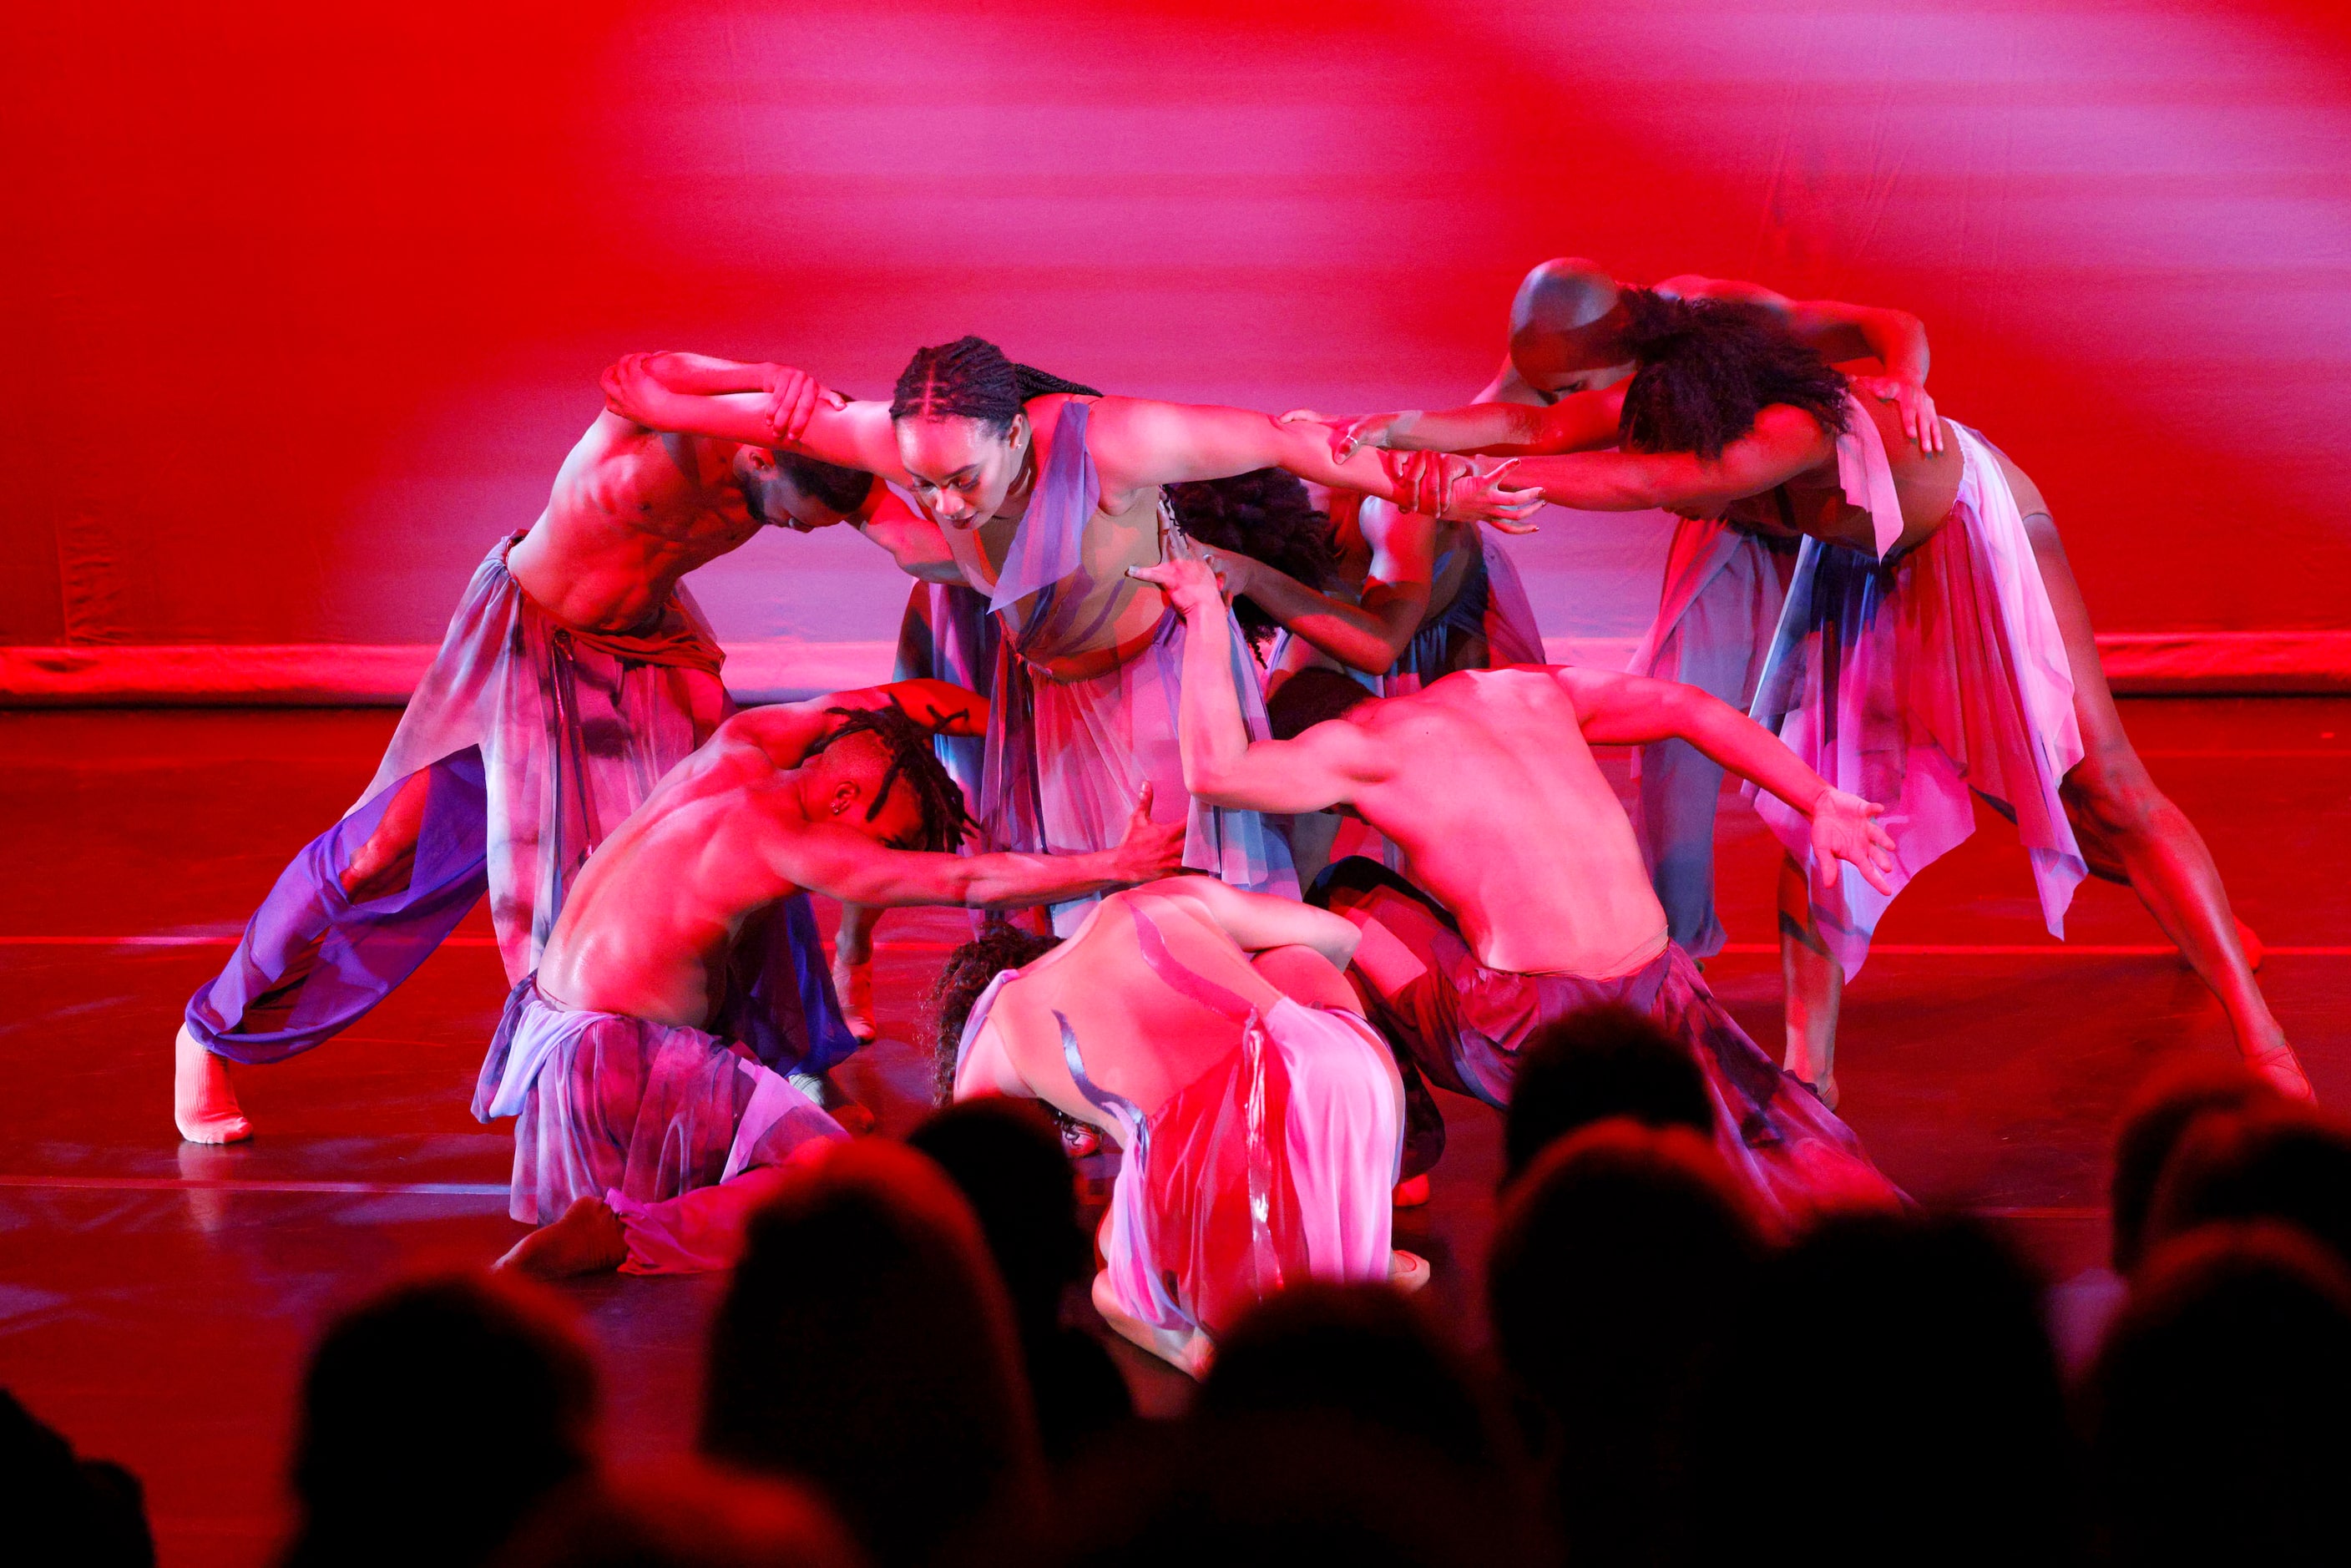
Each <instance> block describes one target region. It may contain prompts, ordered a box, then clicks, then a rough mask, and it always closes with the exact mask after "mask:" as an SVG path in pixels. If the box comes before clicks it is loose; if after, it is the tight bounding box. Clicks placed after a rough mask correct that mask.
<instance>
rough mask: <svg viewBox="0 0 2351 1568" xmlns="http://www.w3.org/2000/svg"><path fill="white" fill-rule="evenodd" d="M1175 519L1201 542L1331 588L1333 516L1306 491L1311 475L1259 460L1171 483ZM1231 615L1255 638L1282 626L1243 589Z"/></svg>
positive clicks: (1335, 561) (1260, 639) (1335, 552)
mask: <svg viewBox="0 0 2351 1568" xmlns="http://www.w3.org/2000/svg"><path fill="white" fill-rule="evenodd" d="M1167 504H1168V505H1169V506H1170V507H1173V508H1175V526H1176V527H1178V528H1182V529H1183V530H1184V532H1185V533H1186V534H1187V535H1188V536H1190V537H1191V538H1196V539H1197V540H1199V541H1200V542H1201V543H1202V544H1204V545H1214V546H1215V547H1216V548H1217V549H1224V550H1231V551H1232V552H1234V553H1235V554H1236V555H1245V556H1248V557H1249V558H1251V559H1255V560H1261V561H1263V562H1265V564H1266V565H1268V566H1270V567H1272V568H1273V569H1274V570H1276V571H1280V572H1282V573H1284V574H1286V575H1287V576H1290V577H1292V578H1295V579H1296V580H1298V581H1300V582H1302V583H1304V584H1305V585H1306V586H1307V587H1309V588H1329V587H1330V586H1331V583H1332V579H1333V578H1334V577H1335V576H1336V575H1337V573H1338V568H1339V559H1338V558H1339V550H1338V544H1337V541H1336V539H1335V538H1333V536H1332V528H1331V516H1330V514H1329V513H1327V512H1324V511H1322V510H1321V509H1320V508H1318V507H1316V506H1315V505H1314V502H1313V500H1312V499H1311V497H1309V496H1308V495H1307V494H1306V482H1305V481H1304V480H1302V479H1301V478H1299V477H1298V476H1296V475H1294V474H1291V473H1290V472H1288V471H1287V470H1284V469H1280V468H1256V469H1252V470H1250V471H1249V473H1247V474H1236V475H1234V476H1232V477H1231V478H1229V479H1196V480H1190V481H1187V482H1186V483H1184V484H1180V485H1170V486H1167ZM1233 616H1234V618H1235V619H1236V620H1238V622H1240V623H1241V631H1242V632H1243V633H1244V634H1245V635H1247V636H1248V638H1249V641H1250V642H1252V643H1263V642H1265V641H1266V640H1267V639H1269V638H1270V637H1271V636H1272V635H1273V634H1274V632H1277V631H1278V630H1280V626H1279V623H1278V622H1275V620H1274V619H1273V617H1272V616H1270V615H1268V614H1267V613H1266V612H1264V611H1263V610H1260V609H1259V608H1258V606H1257V605H1256V604H1255V603H1253V602H1251V601H1249V599H1248V598H1247V597H1246V596H1244V597H1242V598H1240V599H1237V600H1235V601H1233Z"/></svg>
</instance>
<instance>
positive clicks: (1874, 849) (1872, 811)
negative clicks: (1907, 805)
mask: <svg viewBox="0 0 2351 1568" xmlns="http://www.w3.org/2000/svg"><path fill="white" fill-rule="evenodd" d="M1884 810H1886V808H1885V807H1883V806H1881V805H1879V804H1878V803H1877V802H1876V801H1875V800H1863V799H1862V798H1861V797H1860V796H1858V795H1848V794H1846V793H1845V792H1844V790H1842V789H1823V790H1822V791H1821V794H1820V799H1818V800H1814V801H1813V812H1812V816H1813V863H1815V864H1816V865H1818V866H1819V867H1820V868H1821V885H1822V886H1823V887H1834V886H1835V885H1836V884H1837V874H1838V867H1837V862H1839V861H1844V862H1848V863H1849V864H1851V865H1852V867H1853V869H1854V870H1855V871H1857V872H1859V873H1861V875H1862V880H1863V881H1865V882H1866V883H1869V885H1870V886H1872V887H1874V888H1876V889H1877V891H1878V892H1880V893H1882V894H1886V896H1887V897H1888V898H1891V897H1892V896H1893V895H1894V876H1893V873H1894V841H1893V839H1892V838H1891V837H1889V836H1888V835H1887V834H1886V830H1885V829H1884V828H1882V827H1879V826H1878V825H1877V821H1876V819H1877V817H1878V815H1879V814H1880V813H1881V812H1883V811H1884Z"/></svg>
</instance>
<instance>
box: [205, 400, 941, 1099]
mask: <svg viewBox="0 0 2351 1568" xmlns="http://www.w3.org/2000/svg"><path fill="white" fill-rule="evenodd" d="M885 501H886V502H889V505H888V506H886V507H885V506H883V502H885ZM843 522H846V523H849V524H850V525H851V526H852V527H854V528H858V529H859V531H861V532H862V533H863V534H865V535H866V537H867V538H871V539H872V540H873V541H874V542H875V543H877V544H880V545H881V546H883V548H884V549H887V550H889V551H890V552H891V554H892V555H893V558H895V559H897V560H898V561H899V563H900V565H901V566H902V567H904V569H905V570H908V571H910V572H914V573H916V574H918V575H928V576H936V575H938V574H939V573H940V572H941V570H942V567H943V565H944V563H945V549H944V545H943V544H942V542H941V541H940V540H939V538H938V530H937V529H936V528H933V527H932V526H931V525H930V524H929V523H927V522H925V521H924V520H923V519H922V518H920V517H915V516H914V514H913V513H912V512H910V511H909V510H907V508H906V507H904V505H903V504H900V503H897V502H895V501H894V500H892V499H891V498H890V497H888V496H887V493H886V492H883V491H881V489H880V487H879V486H875V485H874V483H873V481H872V477H871V476H867V475H865V474H862V473H860V472H857V471H854V470H850V469H842V468H837V467H832V466H831V465H826V464H822V463H817V462H812V461H810V460H809V459H807V458H804V457H799V456H796V455H791V454H789V453H778V452H777V451H775V450H773V449H772V447H771V446H770V445H769V444H768V443H765V442H752V443H740V442H735V441H727V440H714V439H708V438H702V437H693V436H681V435H677V434H668V433H664V432H659V431H655V430H653V429H650V428H648V427H647V426H645V425H643V424H639V423H634V422H632V421H630V420H626V419H623V418H622V417H621V416H620V415H618V414H616V413H611V412H610V411H606V412H604V413H601V414H599V415H598V417H597V420H596V423H594V424H592V425H591V426H590V427H589V430H588V432H587V434H585V435H583V436H581V437H580V441H579V443H578V444H576V445H575V446H573V448H572V449H571V452H570V454H569V456H567V457H566V458H565V459H564V461H563V466H562V469H561V471H560V472H559V473H558V474H557V476H556V478H555V488H554V491H553V493H552V494H550V495H549V497H548V502H547V510H546V511H545V512H544V513H542V514H541V515H540V517H539V518H538V521H537V522H535V523H533V524H532V525H531V526H530V527H529V528H528V529H527V530H525V531H523V532H521V533H517V534H515V535H513V536H512V537H511V538H504V539H500V540H499V541H498V542H497V544H496V546H495V547H494V548H493V549H491V550H490V553H489V555H488V557H487V558H486V559H485V560H484V561H483V562H482V564H481V567H480V569H479V570H476V571H475V574H474V580H473V582H472V584H471V586H469V587H468V588H467V590H466V591H465V600H464V601H463V602H462V603H460V604H459V606H458V608H457V612H456V614H455V616H454V617H453V618H452V619H451V621H450V622H449V630H448V633H447V635H446V636H445V637H444V640H443V642H442V644H441V649H440V652H439V653H438V654H437V655H436V656H435V657H434V661H433V664H432V666H431V667H430V668H429V669H427V670H426V671H425V673H424V676H423V680H421V681H420V682H419V683H418V684H417V687H416V691H415V694H414V695H413V696H411V697H410V698H409V701H408V707H407V711H406V712H405V713H404V714H403V715H402V717H401V721H400V727H399V728H398V729H397V730H396V731H395V732H394V733H393V735H392V744H391V746H390V747H388V748H387V749H386V750H385V752H384V755H383V760H382V762H381V765H380V766H379V767H378V768H376V773H375V778H374V779H373V780H371V782H370V783H369V785H368V787H367V789H365V790H364V791H362V792H361V794H360V799H359V803H358V804H356V805H354V806H353V807H352V808H351V809H350V811H348V812H347V813H345V815H344V816H343V819H342V820H341V821H339V822H337V823H336V824H335V825H334V826H333V827H331V828H329V830H328V831H326V832H324V833H322V834H320V835H319V837H318V838H317V839H316V840H314V841H312V842H311V843H310V844H309V845H308V847H306V848H305V849H304V850H303V851H302V852H301V853H300V854H298V855H297V856H296V857H295V859H294V861H293V862H292V863H291V864H290V865H288V866H287V868H286V870H285V872H284V873H282V874H281V875H280V876H279V877H278V879H277V885H276V886H275V887H273V888H271V889H270V892H269V895H268V897H267V898H266V900H265V901H264V902H263V904H262V906H261V908H260V910H259V911H258V912H257V913H256V914H255V915H254V917H253V919H252V921H251V923H250V924H249V925H247V926H246V932H245V936H244V938H243V939H242V940H241V941H240V942H239V943H238V944H237V946H236V950H235V953H233V954H231V955H230V956H229V960H228V963H227V965H226V966H225V967H224V968H223V969H222V971H221V973H220V975H219V976H218V977H216V978H214V979H212V980H209V981H207V982H206V983H205V984H204V986H203V987H202V988H200V989H198V990H197V991H196V993H195V995H194V996H193V997H191V998H189V1000H188V1005H187V1008H186V1009H185V1018H184V1019H183V1023H182V1027H181V1030H180V1033H179V1039H178V1040H177V1042H176V1049H175V1069H176V1071H175V1082H174V1093H173V1111H174V1114H175V1117H176V1119H177V1121H178V1123H179V1128H180V1135H181V1136H182V1137H184V1138H188V1139H191V1140H193V1141H194V1142H197V1143H207V1144H223V1143H233V1142H235V1141H236V1140H238V1139H241V1138H246V1137H250V1136H251V1135H252V1132H253V1129H252V1125H251V1124H250V1123H249V1122H247V1121H246V1117H245V1115H244V1113H243V1111H242V1110H241V1109H240V1107H239V1106H238V1104H237V1099H236V1093H235V1088H234V1087H233V1086H232V1085H231V1083H230V1082H229V1075H228V1068H227V1066H226V1063H227V1062H230V1061H236V1062H242V1063H248V1064H252V1063H265V1062H277V1061H285V1060H286V1059H287V1058H288V1057H290V1056H294V1055H296V1054H298V1053H299V1052H301V1051H308V1050H310V1049H311V1048H313V1047H314V1046H317V1045H319V1044H320V1043H321V1042H322V1041H324V1040H329V1039H330V1038H331V1037H333V1036H334V1035H336V1034H338V1033H340V1031H341V1030H345V1029H348V1028H349V1027H350V1025H351V1024H352V1023H353V1022H354V1021H355V1020H357V1019H359V1018H360V1017H361V1016H362V1015H363V1014H365V1013H366V1012H367V1010H368V1009H371V1008H372V1007H374V1006H375V1005H376V1003H378V1002H380V1001H381V1000H382V999H383V998H384V997H385V996H386V995H387V994H389V993H390V992H391V991H392V988H394V987H396V986H398V985H399V984H400V983H401V982H402V980H404V979H406V978H407V977H408V976H409V975H410V974H411V973H413V971H414V970H415V968H416V967H417V966H418V965H419V964H421V963H423V961H424V959H425V958H426V957H427V956H429V955H431V954H432V952H433V951H434V949H435V948H436V947H438V946H440V945H441V942H442V940H443V939H444V937H446V936H448V934H449V933H450V932H451V931H452V930H453V929H455V926H456V925H457V923H458V921H460V920H462V919H463V918H464V917H465V914H466V912H467V911H468V910H470V909H472V908H473V907H474V905H475V904H476V903H478V902H479V901H480V899H481V897H482V894H484V893H485V892H486V893H487V894H489V899H490V918H491V921H492V923H493V924H494V925H496V929H497V938H498V956H499V957H500V958H501V959H502V960H503V961H504V963H505V965H506V971H507V980H508V982H509V983H511V982H513V981H515V980H518V979H520V978H521V977H523V976H525V975H527V974H528V973H529V972H530V970H531V969H532V967H534V966H535V965H536V964H537V963H538V956H539V950H540V948H541V946H543V945H544V944H545V943H546V941H547V936H548V933H549V931H551V930H552V929H553V928H554V925H555V921H556V917H557V916H558V915H560V914H561V913H562V909H563V900H564V894H565V892H566V890H567V889H568V888H569V885H570V883H571V881H572V878H573V877H574V876H575V875H576V874H577V873H578V872H579V870H580V863H581V862H582V861H584V860H585V859H586V858H587V855H588V852H590V850H592V849H594V848H595V847H596V845H597V843H598V842H599V841H601V840H602V838H603V837H604V835H605V833H606V832H607V831H610V830H611V829H612V828H614V827H617V826H618V825H619V824H620V822H621V820H622V818H624V817H626V816H627V815H628V814H629V812H630V811H631V810H634V809H635V807H636V805H637V803H638V802H639V801H641V800H643V799H644V794H645V790H646V789H649V788H650V787H651V786H652V785H653V781H654V780H655V779H659V778H660V777H661V776H662V775H663V774H664V773H665V772H666V771H668V770H669V768H671V767H672V766H673V765H674V764H675V763H676V762H677V761H678V760H679V759H680V758H684V756H685V755H686V754H687V753H688V752H690V751H692V750H693V749H694V748H695V747H697V746H699V745H701V744H702V743H703V742H704V741H705V740H707V739H709V738H710V734H711V731H712V730H713V729H715V728H716V727H717V725H718V724H719V722H720V721H721V720H722V719H724V718H725V717H726V716H727V715H728V714H729V713H730V712H732V711H733V704H732V703H731V702H730V700H729V699H728V697H727V695H726V687H725V686H724V685H721V684H720V681H719V663H720V660H721V659H722V657H723V655H722V654H721V653H720V652H719V649H718V645H717V643H716V642H715V641H714V640H713V639H712V637H711V634H710V629H709V628H708V627H707V626H706V625H705V624H704V622H703V620H702V616H701V613H700V612H699V611H697V610H696V609H695V604H694V601H693V599H692V597H691V596H690V595H689V594H688V593H687V592H686V590H685V588H684V583H683V581H682V579H683V578H684V576H685V574H686V573H688V572H690V571H692V570H695V568H697V567H700V566H703V565H705V564H706V563H708V562H709V561H712V560H715V559H717V558H718V557H719V556H722V555H724V554H726V553H727V552H728V551H730V550H733V549H737V548H738V547H740V546H741V545H743V544H745V543H747V541H748V540H749V539H750V538H751V537H752V536H753V535H755V534H757V533H758V532H759V531H760V530H761V529H762V528H768V527H771V526H772V527H778V528H790V529H793V530H794V531H796V532H806V531H808V530H810V529H811V528H827V527H831V526H834V525H837V524H840V523H843ZM946 570H949V571H950V572H951V571H952V568H951V567H950V568H947V569H946ZM776 937H777V944H778V946H777V948H776V950H775V952H774V953H773V954H772V955H771V956H770V957H771V963H770V965H769V969H770V973H769V975H768V977H766V978H765V979H764V980H763V981H762V985H763V986H765V987H767V988H769V989H770V990H771V991H772V993H773V994H774V996H775V997H776V998H778V1007H779V1008H781V1009H782V1010H781V1011H780V1012H779V1013H778V1017H779V1018H783V1019H788V1020H789V1028H790V1029H791V1030H794V1031H795V1032H796V1033H797V1035H798V1036H799V1039H800V1040H801V1051H802V1054H803V1056H804V1057H805V1058H806V1060H807V1061H808V1062H809V1064H810V1070H811V1071H821V1070H822V1069H823V1068H824V1067H826V1066H828V1065H830V1064H831V1062H833V1061H838V1060H839V1059H840V1058H841V1057H842V1056H845V1055H846V1054H847V1053H848V1052H849V1051H852V1050H853V1049H855V1045H856V1042H855V1040H852V1039H851V1038H850V1036H849V1034H848V1032H847V1030H844V1029H843V1028H842V1026H841V1018H840V1016H839V1012H838V1009H836V1007H835V1004H834V1000H833V997H832V993H831V988H829V987H828V986H827V984H826V982H825V975H824V968H823V954H822V948H821V946H820V943H819V941H818V938H817V932H816V923H815V920H814V918H813V917H812V916H811V915H810V913H809V911H808V909H807V907H806V906H805V904H799V905H794V906H793V907H792V908H790V909H789V910H788V911H787V912H786V914H785V916H784V918H783V919H781V920H779V921H778V923H777V925H776ZM785 998H792V1000H791V1001H790V1004H789V1006H785V1005H784V1003H785Z"/></svg>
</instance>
